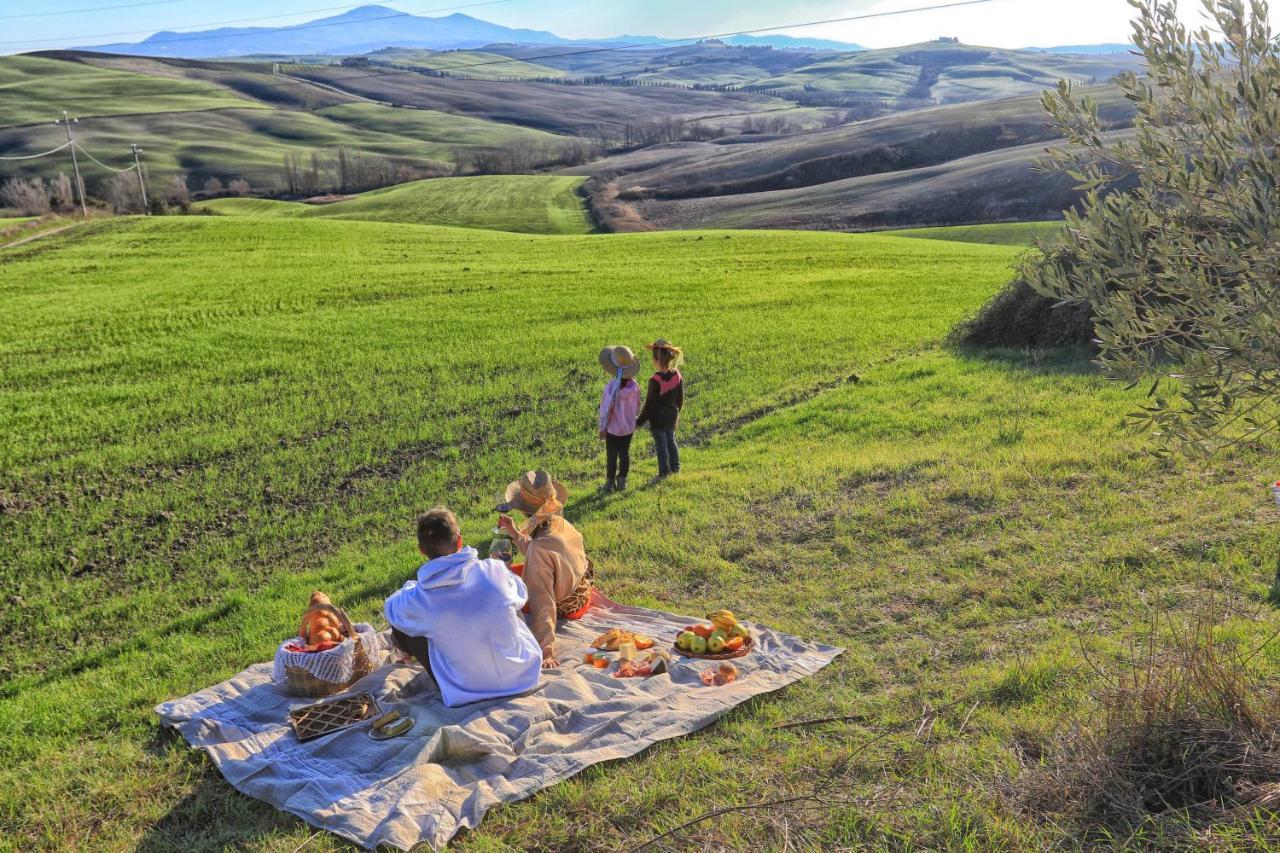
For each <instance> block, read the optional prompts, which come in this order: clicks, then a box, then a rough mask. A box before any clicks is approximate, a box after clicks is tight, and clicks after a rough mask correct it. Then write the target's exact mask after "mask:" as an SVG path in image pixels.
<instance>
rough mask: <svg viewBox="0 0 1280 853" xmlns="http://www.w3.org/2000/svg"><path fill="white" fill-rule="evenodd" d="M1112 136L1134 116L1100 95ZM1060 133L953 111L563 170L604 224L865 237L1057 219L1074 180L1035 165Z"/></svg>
mask: <svg viewBox="0 0 1280 853" xmlns="http://www.w3.org/2000/svg"><path fill="white" fill-rule="evenodd" d="M1092 94H1093V96H1094V97H1095V99H1096V100H1097V101H1098V103H1099V108H1100V114H1101V115H1102V116H1103V118H1104V120H1106V121H1107V122H1108V124H1109V126H1110V127H1112V128H1115V129H1116V132H1123V129H1124V128H1125V127H1127V126H1128V125H1129V124H1130V123H1131V122H1132V117H1133V110H1132V108H1131V107H1130V105H1129V104H1128V103H1127V102H1126V101H1125V100H1124V99H1123V98H1122V97H1121V96H1120V94H1119V91H1118V90H1117V89H1115V88H1114V87H1103V88H1098V89H1095V90H1093V92H1092ZM1056 136H1057V134H1056V131H1055V130H1054V128H1053V126H1052V122H1051V120H1050V118H1049V117H1048V116H1047V115H1046V114H1045V112H1044V110H1043V108H1042V107H1041V106H1040V103H1039V100H1038V99H1036V98H1012V99H1006V100H1001V101H992V102H990V103H988V104H986V105H984V108H983V109H982V110H975V109H972V108H971V107H969V106H965V105H950V106H942V107H932V108H929V109H923V110H915V111H912V112H907V113H896V114H892V115H888V116H883V117H881V118H876V119H871V120H868V121H861V122H855V123H853V124H849V125H845V126H842V127H836V128H831V129H826V130H817V131H812V132H809V133H803V134H794V135H783V136H774V137H769V136H738V137H729V138H725V139H720V140H716V141H713V142H686V143H680V144H675V145H663V146H654V147H651V148H647V149H644V150H641V151H636V152H632V153H627V154H621V155H617V156H613V157H607V158H604V159H602V160H598V161H596V162H594V163H590V164H587V165H585V166H580V167H575V168H573V169H570V170H567V171H568V172H569V173H572V174H582V175H589V176H591V177H593V178H594V180H593V181H592V182H591V184H590V186H589V190H590V191H591V194H592V197H593V199H594V200H595V204H596V208H597V210H598V212H599V213H600V214H601V216H602V217H603V218H604V219H605V222H606V224H609V223H614V225H615V227H619V228H622V229H627V228H632V227H641V228H643V227H656V228H698V227H734V228H738V227H750V228H812V229H839V230H862V229H867V228H878V227H888V226H897V225H928V224H961V223H972V222H984V221H990V220H993V219H994V220H1001V219H1020V218H1032V219H1041V218H1046V217H1056V216H1058V215H1059V214H1060V211H1061V210H1062V209H1063V208H1065V207H1068V206H1070V204H1072V203H1073V202H1074V201H1075V199H1076V198H1077V195H1076V193H1075V192H1074V191H1073V190H1072V189H1071V185H1070V182H1069V181H1064V180H1060V179H1058V178H1052V177H1048V176H1045V175H1041V174H1038V173H1035V172H1034V171H1033V169H1032V166H1033V164H1034V162H1035V160H1036V159H1037V158H1038V157H1039V156H1040V155H1041V154H1042V153H1043V150H1044V148H1045V146H1046V144H1047V143H1049V142H1051V141H1052V140H1054V139H1055V138H1056Z"/></svg>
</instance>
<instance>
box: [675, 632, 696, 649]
mask: <svg viewBox="0 0 1280 853" xmlns="http://www.w3.org/2000/svg"><path fill="white" fill-rule="evenodd" d="M697 636H698V635H697V634H695V633H693V632H692V631H681V632H680V636H678V637H676V645H677V646H678V647H680V648H682V649H684V650H685V651H688V650H689V649H690V648H692V647H693V641H694V640H695V639H696V638H697Z"/></svg>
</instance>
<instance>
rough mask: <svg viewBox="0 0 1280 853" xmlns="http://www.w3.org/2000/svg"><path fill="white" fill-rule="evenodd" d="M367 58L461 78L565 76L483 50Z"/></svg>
mask: <svg viewBox="0 0 1280 853" xmlns="http://www.w3.org/2000/svg"><path fill="white" fill-rule="evenodd" d="M370 57H371V58H373V59H375V60H377V61H378V62H391V63H395V64H396V65H408V66H410V67H414V68H430V69H434V70H436V71H448V72H450V73H452V74H455V75H457V76H461V77H474V78H486V79H498V78H504V79H517V80H529V79H534V78H538V77H544V78H545V77H563V76H564V72H563V71H561V70H560V69H558V68H551V67H549V66H546V65H539V64H537V63H536V62H522V61H520V60H518V59H512V58H510V57H507V56H502V55H500V54H496V53H486V52H485V51H483V50H449V51H437V50H412V49H408V48H391V49H389V50H379V51H375V52H374V53H372V54H370Z"/></svg>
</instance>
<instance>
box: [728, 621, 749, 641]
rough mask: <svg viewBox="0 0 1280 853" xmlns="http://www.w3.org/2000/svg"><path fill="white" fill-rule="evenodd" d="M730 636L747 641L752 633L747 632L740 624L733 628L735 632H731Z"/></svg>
mask: <svg viewBox="0 0 1280 853" xmlns="http://www.w3.org/2000/svg"><path fill="white" fill-rule="evenodd" d="M729 636H730V637H741V638H742V639H744V640H745V639H746V638H747V637H750V636H751V634H750V632H748V631H747V629H746V628H745V627H744V626H743V625H741V624H738V625H734V626H733V630H732V631H730V632H729Z"/></svg>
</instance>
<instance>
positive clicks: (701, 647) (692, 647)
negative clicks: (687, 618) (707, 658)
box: [689, 634, 707, 655]
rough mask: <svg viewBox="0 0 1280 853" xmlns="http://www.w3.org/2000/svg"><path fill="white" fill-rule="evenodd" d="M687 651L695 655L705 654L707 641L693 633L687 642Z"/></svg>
mask: <svg viewBox="0 0 1280 853" xmlns="http://www.w3.org/2000/svg"><path fill="white" fill-rule="evenodd" d="M689 651H691V652H693V653H694V654H695V655H705V654H706V653H707V641H706V640H704V639H703V638H702V637H699V636H698V635H697V634H694V635H693V640H692V641H690V643H689Z"/></svg>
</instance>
